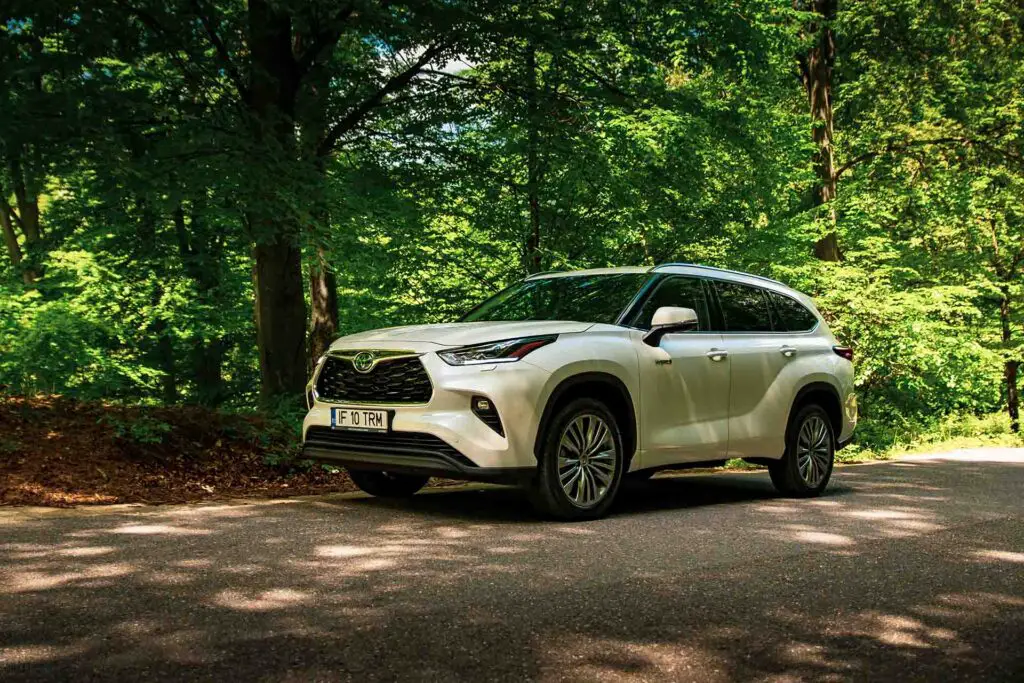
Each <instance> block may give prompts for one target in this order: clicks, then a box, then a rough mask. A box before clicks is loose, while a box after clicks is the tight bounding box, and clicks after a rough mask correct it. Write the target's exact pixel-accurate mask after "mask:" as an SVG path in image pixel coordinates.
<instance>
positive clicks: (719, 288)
mask: <svg viewBox="0 0 1024 683" xmlns="http://www.w3.org/2000/svg"><path fill="white" fill-rule="evenodd" d="M715 291H716V292H717V293H718V302H719V304H720V307H721V309H722V317H723V318H724V319H725V331H726V332H771V331H772V318H771V313H770V312H769V309H768V299H767V297H765V293H764V290H762V289H760V288H758V287H750V286H749V285H742V284H739V283H738V282H723V281H716V282H715Z"/></svg>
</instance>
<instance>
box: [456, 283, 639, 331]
mask: <svg viewBox="0 0 1024 683" xmlns="http://www.w3.org/2000/svg"><path fill="white" fill-rule="evenodd" d="M647 278H648V275H647V273H615V274H608V275H570V276H567V277H549V278H541V279H538V280H524V281H523V282H519V283H517V284H514V285H512V286H511V287H509V288H508V289H506V290H504V291H502V292H499V293H498V294H495V295H494V296H492V297H491V298H490V299H487V300H486V301H484V302H483V303H482V304H480V305H479V306H477V307H476V308H474V309H473V310H472V311H470V312H469V313H467V314H466V315H465V316H463V318H462V321H461V322H467V323H468V322H479V321H499V320H574V321H577V322H585V323H614V322H615V321H617V320H618V319H619V315H620V314H621V313H622V312H623V310H625V308H626V306H628V305H629V302H630V301H632V300H633V297H634V296H636V293H637V292H638V291H639V290H640V287H641V286H642V285H643V283H644V282H646V280H647Z"/></svg>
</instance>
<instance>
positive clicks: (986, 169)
mask: <svg viewBox="0 0 1024 683" xmlns="http://www.w3.org/2000/svg"><path fill="white" fill-rule="evenodd" d="M0 14H2V20H0V78H2V81H3V87H2V88H0V228H2V231H3V238H4V246H3V248H2V252H3V253H2V263H0V390H2V391H4V392H7V393H8V394H11V395H19V396H20V395H25V396H32V395H50V394H58V395H63V396H68V397H74V398H76V399H80V400H86V401H88V400H96V401H103V402H106V403H108V404H110V405H133V406H152V407H153V408H154V409H156V408H159V407H161V406H177V405H195V406H201V407H202V409H203V410H209V411H216V412H217V413H223V412H249V411H264V412H267V411H269V412H274V411H282V410H284V411H287V410H293V411H294V410H297V409H298V406H299V405H300V404H301V402H302V393H303V387H304V385H305V383H306V381H307V375H308V372H309V369H310V367H311V363H312V362H313V360H315V359H316V358H318V357H319V356H320V355H321V354H322V353H323V351H324V349H325V348H326V346H327V345H328V344H329V343H330V342H331V341H332V340H333V339H334V338H336V337H337V336H340V335H343V334H349V333H352V332H356V331H360V330H364V329H369V328H374V327H381V326H389V325H400V324H408V323H414V322H434V321H450V320H454V319H456V318H458V316H459V315H460V314H461V313H462V312H464V311H466V310H468V309H469V308H470V307H471V306H472V305H474V304H475V303H476V302H478V301H479V300H481V299H483V298H484V297H486V296H488V295H490V294H492V293H494V292H496V291H498V290H499V289H501V288H502V287H504V286H506V285H508V284H510V283H512V282H515V281H516V280H518V279H520V278H522V277H524V276H525V275H527V274H529V273H533V272H538V271H545V270H564V269H577V268H586V267H600V266H612V265H642V264H657V263H663V262H672V261H679V262H691V263H702V264H707V265H713V266H720V267H727V268H734V269H739V270H744V271H749V272H753V273H757V274H761V275H765V276H769V277H773V278H776V279H779V280H782V281H783V282H785V283H787V284H789V285H791V286H794V287H796V288H798V289H800V290H803V291H805V292H808V293H809V294H811V295H812V296H814V297H815V299H816V301H817V302H818V306H819V308H820V309H821V310H822V312H823V313H824V315H825V316H826V318H827V319H828V321H829V324H830V325H831V326H832V328H833V330H834V332H835V333H836V336H837V337H838V338H839V339H840V340H842V341H843V342H844V343H846V344H849V345H851V346H852V347H853V348H854V350H855V354H856V356H855V362H856V369H857V390H858V394H859V398H860V403H861V412H862V420H863V421H862V424H861V428H860V430H859V433H858V437H857V438H858V443H860V444H861V445H862V446H863V447H871V448H885V447H889V446H891V445H892V444H895V443H901V442H907V441H910V440H913V439H914V438H918V437H919V436H921V435H927V434H931V433H937V432H941V433H944V434H966V433H968V432H971V431H972V430H973V431H982V432H986V433H994V434H1004V433H1005V434H1009V433H1010V432H1011V431H1012V432H1016V431H1017V429H1018V393H1017V392H1018V389H1017V381H1018V380H1017V373H1018V369H1019V366H1020V363H1021V360H1022V345H1021V339H1022V335H1024V326H1022V323H1024V292H1022V287H1021V283H1020V280H1021V278H1020V275H1021V272H1022V270H1024V206H1022V201H1021V200H1022V198H1024V6H1022V5H1021V3H1020V2H1019V1H1018V0H841V1H840V0H698V1H694V2H678V1H672V0H585V1H584V0H498V1H494V0H396V1H394V2H391V1H388V0H383V1H380V2H370V1H366V0H349V1H346V0H248V2H243V1H242V0H88V2H81V1H79V2H75V1H74V0H32V1H31V2H29V1H27V0H4V2H3V4H2V10H0Z"/></svg>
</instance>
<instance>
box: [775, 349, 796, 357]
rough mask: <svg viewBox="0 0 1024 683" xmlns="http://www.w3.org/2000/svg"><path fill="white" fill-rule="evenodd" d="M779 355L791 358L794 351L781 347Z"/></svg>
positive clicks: (794, 353)
mask: <svg viewBox="0 0 1024 683" xmlns="http://www.w3.org/2000/svg"><path fill="white" fill-rule="evenodd" d="M779 353H781V354H782V355H783V356H785V357H786V358H792V357H793V356H795V355H796V349H795V348H793V347H792V346H783V347H782V348H781V349H779Z"/></svg>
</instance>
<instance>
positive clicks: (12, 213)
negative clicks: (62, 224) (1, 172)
mask: <svg viewBox="0 0 1024 683" xmlns="http://www.w3.org/2000/svg"><path fill="white" fill-rule="evenodd" d="M7 169H8V171H9V173H10V176H11V183H12V189H13V190H14V200H15V205H16V207H17V210H15V207H12V206H11V205H10V204H8V203H7V194H6V190H3V191H2V192H0V194H2V195H3V196H2V197H0V213H3V214H4V218H3V219H2V220H3V221H4V222H5V227H4V241H5V243H7V244H8V252H9V253H10V254H11V256H12V260H13V258H14V252H12V251H11V249H10V245H11V244H12V243H13V244H15V245H16V244H17V237H15V239H14V241H13V242H9V241H8V236H7V233H8V231H10V232H11V234H13V235H16V234H17V233H16V232H14V226H15V225H16V226H18V227H19V228H21V232H22V234H23V235H24V236H25V249H24V252H22V251H21V250H19V251H18V263H19V264H20V265H21V276H22V279H23V280H24V282H25V284H27V285H31V284H33V283H35V281H36V280H38V279H39V275H40V270H39V266H38V265H37V262H38V260H39V257H40V254H39V244H40V241H41V238H42V234H43V233H42V228H41V226H40V223H39V198H38V196H37V195H36V192H35V191H34V184H33V183H29V182H28V181H27V180H26V177H25V167H24V165H23V164H22V162H21V149H20V148H19V147H18V146H16V145H15V146H9V154H8V158H7ZM23 259H24V260H25V262H24V263H22V260H23Z"/></svg>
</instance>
